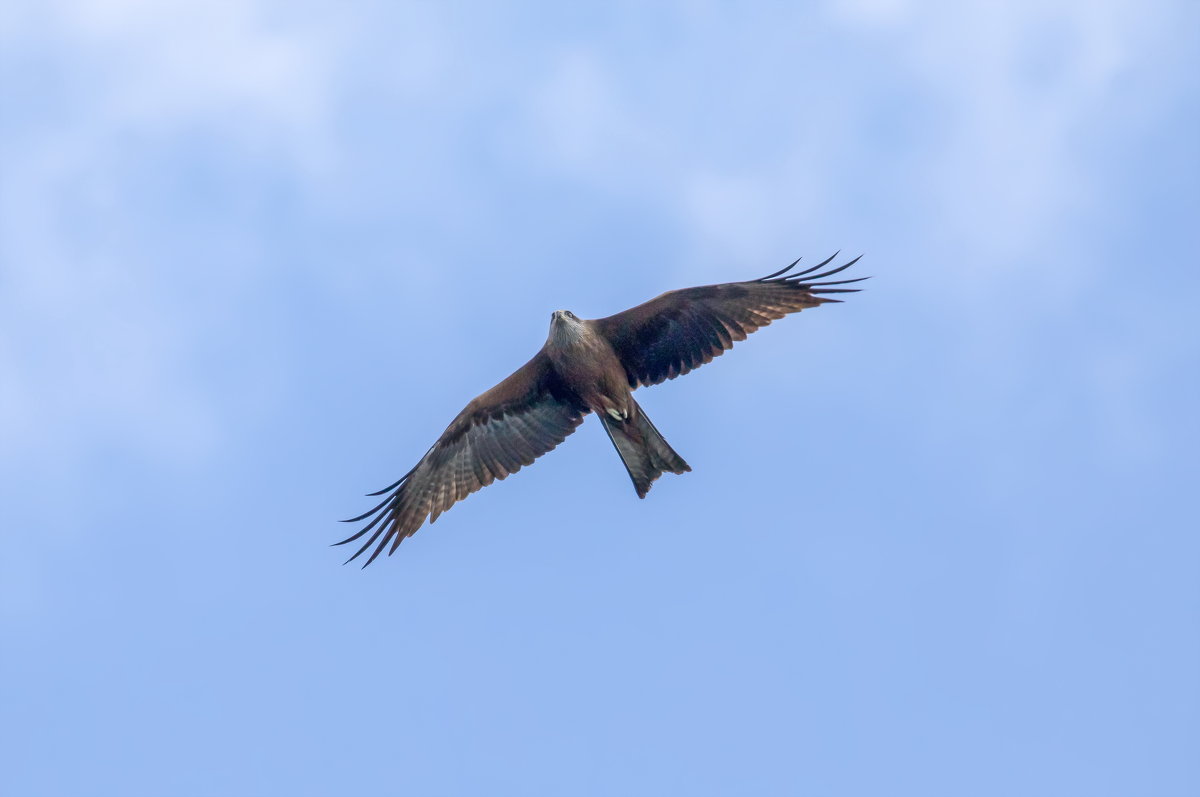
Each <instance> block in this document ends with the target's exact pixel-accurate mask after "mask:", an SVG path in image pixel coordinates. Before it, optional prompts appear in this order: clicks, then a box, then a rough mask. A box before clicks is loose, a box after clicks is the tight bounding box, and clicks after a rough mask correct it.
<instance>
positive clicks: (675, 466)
mask: <svg viewBox="0 0 1200 797" xmlns="http://www.w3.org/2000/svg"><path fill="white" fill-rule="evenodd" d="M598 416H599V418H600V420H601V421H602V422H603V423H604V431H606V432H608V439H609V440H612V444H613V446H614V447H615V448H616V449H617V453H618V454H620V455H621V461H622V462H624V463H625V470H627V471H629V478H631V479H633V487H634V489H636V490H637V494H638V498H645V497H646V493H648V492H650V485H651V484H652V483H653V482H654V480H655V479H657V478H658V477H659V476H661V475H662V474H664V473H666V472H668V471H670V472H671V473H687V472H688V471H690V470H691V468H690V467H689V466H688V464H687V463H686V462H684V461H683V457H681V456H679V455H678V454H676V453H675V449H673V448H671V445H670V444H669V443H668V442H667V441H666V440H665V439H663V436H662V435H661V434H659V432H658V430H657V429H655V428H654V424H652V423H650V419H649V418H647V417H646V413H645V412H643V411H642V408H641V407H640V406H638V404H637V402H634V404H633V414H632V415H631V416H630V417H629V418H627V419H625V420H623V421H619V420H617V419H615V418H613V417H612V416H610V415H607V414H605V413H598Z"/></svg>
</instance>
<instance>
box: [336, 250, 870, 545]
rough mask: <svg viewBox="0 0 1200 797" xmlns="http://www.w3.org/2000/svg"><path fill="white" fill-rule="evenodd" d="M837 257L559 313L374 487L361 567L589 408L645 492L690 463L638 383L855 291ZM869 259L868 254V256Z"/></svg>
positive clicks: (518, 464)
mask: <svg viewBox="0 0 1200 797" xmlns="http://www.w3.org/2000/svg"><path fill="white" fill-rule="evenodd" d="M835 257H837V254H836V253H835V254H834V255H833V256H832V257H830V258H828V259H827V260H825V261H824V262H822V263H818V264H817V265H816V266H813V267H812V268H809V269H806V270H804V271H799V272H796V273H790V272H791V271H792V269H793V268H795V266H796V264H797V263H799V262H800V261H799V260H796V261H795V262H793V263H792V264H791V265H789V266H787V267H786V268H783V269H780V270H779V271H776V272H775V273H774V274H768V275H767V276H765V277H761V278H759V279H756V280H751V281H748V282H729V283H724V284H721V285H706V286H703V287H699V288H685V289H683V290H678V291H669V292H667V293H664V294H663V295H661V296H659V297H658V298H656V299H651V300H650V301H648V302H646V303H645V304H640V305H638V306H637V307H634V308H631V309H629V310H626V311H624V312H622V313H617V314H616V315H611V316H608V317H607V318H597V319H592V320H586V319H582V318H578V317H577V316H576V315H575V314H574V313H572V312H571V311H569V310H556V311H555V312H554V313H553V314H552V315H551V316H550V334H549V336H548V337H547V338H546V343H545V345H543V346H542V349H541V351H539V352H538V353H537V354H535V355H534V356H533V359H531V360H530V361H529V362H527V363H525V364H524V365H523V366H521V367H520V368H519V369H517V371H516V372H515V373H514V374H512V375H511V376H509V377H508V378H507V379H505V380H504V381H503V382H501V383H500V384H498V385H496V386H495V387H493V388H492V389H491V390H489V391H487V392H486V393H483V394H481V395H479V396H476V397H475V398H474V399H472V400H471V402H470V403H469V404H467V406H466V408H465V409H463V411H462V412H460V413H459V414H458V417H456V418H455V419H454V420H453V421H451V422H450V425H449V426H448V427H446V431H444V432H442V436H441V437H439V438H438V440H437V442H436V443H434V444H433V446H432V447H431V448H430V449H429V450H428V451H427V452H425V456H423V457H421V461H420V462H418V463H417V465H416V467H414V468H413V469H412V470H410V471H409V472H408V473H406V474H404V475H403V476H401V477H400V479H399V480H398V481H396V482H394V483H393V484H390V485H388V486H387V487H385V488H383V489H382V490H379V491H378V492H374V493H371V494H370V495H372V496H380V495H384V494H385V493H386V494H387V496H386V497H385V498H384V499H383V501H382V502H380V503H379V505H378V506H376V507H375V508H374V509H372V510H370V511H369V512H364V513H363V514H361V515H359V516H358V517H355V518H350V519H349V520H347V521H344V522H347V523H358V522H361V521H364V520H367V521H369V522H368V523H367V525H366V526H365V527H364V528H362V529H361V530H359V531H358V532H357V533H355V534H354V535H352V536H350V537H349V538H347V539H345V540H342V541H341V542H339V543H335V545H345V544H346V543H349V542H354V541H355V540H358V539H360V538H362V537H364V536H366V535H368V534H369V535H370V536H368V537H367V540H366V542H364V543H363V544H362V547H360V548H359V549H358V550H357V551H356V552H355V553H354V555H353V556H351V557H350V559H347V560H346V561H347V562H350V561H352V560H354V559H356V558H358V557H359V556H360V555H362V554H363V553H366V552H367V551H368V550H369V549H371V548H372V546H374V550H373V551H372V552H371V555H370V556H369V557H368V558H367V561H366V563H365V564H364V565H363V567H366V566H367V565H369V564H371V562H373V561H375V558H376V557H377V556H379V554H380V553H382V552H383V551H384V549H385V548H388V546H389V545H390V546H391V548H390V550H388V555H389V556H390V555H391V554H392V553H394V552H395V550H396V548H397V547H399V545H400V543H401V542H402V541H403V540H404V538H406V537H410V536H412V535H413V534H415V533H416V531H417V529H419V528H420V527H421V526H422V525H424V523H425V519H426V518H427V517H428V518H429V522H430V523H433V522H434V521H436V520H437V518H438V516H439V515H440V514H441V513H443V512H445V511H446V510H447V509H449V508H450V507H451V506H452V505H454V504H455V503H457V502H458V501H461V500H463V499H464V498H466V497H467V496H468V495H470V494H471V493H473V492H475V491H476V490H478V489H480V488H481V487H486V486H487V485H489V484H491V483H492V482H494V481H496V480H497V479H503V478H505V477H506V476H508V475H509V474H511V473H516V472H517V471H518V470H520V469H521V468H522V467H523V466H525V465H530V464H532V463H533V461H534V460H535V459H536V458H537V457H540V456H541V455H542V454H545V453H546V452H548V451H550V450H551V449H553V448H555V447H556V446H557V445H558V444H559V443H561V442H562V441H563V440H565V439H566V438H567V435H569V434H571V433H572V432H573V431H575V428H576V427H578V426H579V424H581V423H583V419H584V417H585V416H586V415H587V414H588V413H589V412H594V413H596V415H597V416H598V417H599V418H600V421H601V422H602V423H603V424H604V431H606V432H607V433H608V437H609V439H610V440H611V441H612V444H613V446H614V447H616V449H617V454H619V455H620V457H621V461H622V462H623V463H624V464H625V468H626V470H628V471H629V477H630V478H631V479H632V480H633V486H634V489H635V490H637V494H638V497H639V498H645V497H646V493H647V492H648V491H649V490H650V485H651V483H653V482H654V480H655V479H657V478H658V477H659V476H661V475H662V474H663V473H667V472H671V473H685V472H687V471H690V470H691V468H690V467H689V466H688V464H687V463H686V462H684V461H683V458H682V457H681V456H679V454H677V453H675V450H674V449H672V448H671V446H670V445H669V444H668V443H667V441H666V440H665V439H663V436H662V435H661V434H659V432H658V429H656V428H654V424H652V423H651V422H650V419H649V418H648V417H646V413H645V412H644V411H643V410H642V408H641V407H640V406H639V405H638V403H637V402H636V401H634V399H633V395H632V392H633V391H634V390H636V389H637V388H638V387H643V386H649V385H657V384H658V383H659V382H663V381H665V380H667V379H674V378H675V377H677V376H682V375H683V374H686V373H688V372H689V371H692V370H694V369H696V368H699V367H700V366H701V365H704V364H705V363H708V362H711V361H712V359H713V358H714V357H719V356H720V355H722V354H724V353H725V351H726V350H728V349H730V348H732V347H733V343H734V341H738V340H745V339H746V336H747V335H748V334H750V333H751V332H754V331H755V330H756V329H758V328H759V327H764V326H766V325H767V324H770V323H771V322H772V321H774V320H777V319H780V318H783V317H784V316H785V315H787V314H788V313H796V312H799V311H801V310H804V309H805V308H808V307H816V306H818V305H821V304H825V303H828V302H837V301H839V300H838V299H832V298H826V297H827V296H828V295H829V294H835V293H854V292H855V291H856V290H857V289H855V288H844V287H831V286H840V285H846V284H848V283H852V282H860V281H861V280H864V279H866V277H859V278H858V279H843V280H828V279H827V278H828V277H831V276H833V275H834V274H837V273H839V272H841V271H844V270H845V269H847V268H849V267H850V266H852V265H854V264H855V263H856V262H858V259H859V258H857V257H856V258H854V259H853V260H851V261H850V262H848V263H846V264H845V265H842V266H838V267H836V268H831V269H829V270H828V271H822V269H824V268H825V267H826V266H828V265H829V263H830V262H832V261H833V259H834V258H835ZM860 257H861V255H860Z"/></svg>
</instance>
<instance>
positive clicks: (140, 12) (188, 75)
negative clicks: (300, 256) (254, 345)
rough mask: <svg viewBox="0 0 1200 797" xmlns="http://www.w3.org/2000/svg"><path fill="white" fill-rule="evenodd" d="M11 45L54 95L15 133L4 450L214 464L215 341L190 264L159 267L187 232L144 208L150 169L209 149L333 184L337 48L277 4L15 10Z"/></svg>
mask: <svg viewBox="0 0 1200 797" xmlns="http://www.w3.org/2000/svg"><path fill="white" fill-rule="evenodd" d="M0 44H2V45H3V46H4V47H5V48H6V50H7V51H8V57H9V58H10V59H12V60H14V61H15V62H17V63H19V64H21V65H22V66H23V67H24V66H28V70H27V71H28V73H29V74H32V75H34V76H35V77H36V78H39V79H42V80H43V81H44V85H43V84H39V85H36V86H35V87H34V88H35V89H36V91H30V90H25V91H23V92H22V93H21V96H22V97H24V102H23V104H22V105H21V106H20V107H17V108H12V109H10V111H9V113H10V120H9V122H8V123H7V124H6V125H5V128H4V132H3V133H2V134H0V135H2V138H0V172H2V173H3V174H4V180H3V182H0V271H2V276H3V283H4V284H5V292H4V295H3V296H2V297H0V409H2V410H3V411H2V412H0V449H3V450H4V451H5V452H6V454H7V455H8V456H10V457H12V458H13V459H12V461H13V462H16V461H23V462H29V461H36V460H45V461H53V460H63V459H68V460H69V459H70V458H71V455H72V452H74V451H77V450H79V449H81V448H84V447H86V446H88V445H89V440H90V438H91V437H94V436H95V435H106V434H107V435H110V436H111V438H112V439H114V440H115V439H121V440H124V441H127V442H128V444H129V445H131V446H135V447H138V448H141V449H144V450H148V451H150V452H153V453H154V454H155V455H157V456H162V455H168V456H190V455H191V454H193V453H196V452H198V451H201V450H203V449H204V448H205V447H206V445H208V443H207V442H206V441H208V440H210V439H211V438H212V437H213V435H214V434H216V433H217V430H216V426H217V422H216V419H215V417H214V410H213V408H211V407H209V406H206V402H205V399H204V397H203V392H202V391H201V390H199V389H197V386H196V385H194V384H191V383H190V382H189V378H188V363H189V362H190V360H191V358H192V357H193V356H194V348H195V346H196V345H197V343H198V340H199V336H200V335H202V334H203V332H202V330H200V329H199V328H197V319H196V318H195V317H194V315H193V316H191V317H189V313H188V311H187V309H186V308H185V307H183V306H180V304H179V297H178V296H176V295H172V294H170V292H169V291H168V290H167V288H166V287H165V286H166V284H167V283H169V280H166V279H163V274H164V273H165V272H167V271H169V270H170V269H171V268H173V267H178V264H171V263H162V262H159V261H157V260H156V253H157V254H158V255H161V253H162V252H163V251H164V247H163V241H162V240H161V236H163V235H171V234H172V230H170V229H166V230H157V229H156V225H159V224H161V223H162V222H163V219H161V218H154V217H153V209H152V208H150V209H147V208H145V207H141V206H139V204H138V199H139V197H138V194H137V191H138V188H137V187H136V186H137V184H138V180H142V181H144V179H145V171H146V169H147V168H149V166H148V165H147V162H146V161H144V159H143V157H142V154H143V151H144V150H145V149H147V148H149V149H154V148H156V147H157V148H164V149H166V150H168V151H169V150H170V149H171V148H172V147H174V146H176V145H177V144H176V139H180V138H183V139H185V140H186V138H187V137H188V136H194V135H199V136H200V137H202V138H204V137H207V139H208V140H210V141H212V142H213V143H214V144H215V145H216V146H217V147H219V148H223V149H226V150H235V151H236V150H240V151H242V152H244V153H247V154H254V155H256V156H257V157H259V158H262V159H263V160H265V161H267V162H270V161H271V160H272V159H275V160H277V161H278V160H279V159H283V161H284V162H286V163H287V164H288V168H289V169H290V170H292V171H298V172H300V173H310V174H312V173H317V172H319V171H320V169H321V168H322V167H323V165H324V164H325V163H326V159H327V157H328V154H329V151H328V148H327V146H326V125H327V116H328V114H329V107H328V103H329V96H328V95H329V86H330V82H331V79H332V75H331V69H332V66H331V56H332V53H333V50H334V47H335V46H336V39H335V38H334V31H333V30H332V29H331V28H328V27H322V28H321V29H319V30H313V29H296V28H291V29H289V28H287V27H286V26H284V25H283V24H281V23H280V22H279V20H277V19H272V18H271V8H270V7H269V6H268V5H267V4H264V3H252V2H209V3H165V2H150V1H149V0H84V1H81V2H59V3H43V4H38V5H34V4H29V5H25V6H18V7H17V8H16V9H15V10H14V9H10V10H9V11H8V13H6V14H5V15H4V16H3V17H0ZM25 71H26V70H21V71H19V72H17V75H23V74H25ZM47 77H48V78H49V79H46V78H47ZM10 88H12V89H14V90H15V89H17V88H18V86H16V85H11V86H10ZM22 88H25V89H28V87H22ZM149 163H153V161H150V162H149ZM147 213H149V214H150V216H149V217H146V216H145V215H144V214H147ZM138 214H143V215H142V216H141V217H139V215H138Z"/></svg>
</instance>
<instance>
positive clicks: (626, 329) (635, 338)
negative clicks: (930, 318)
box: [592, 253, 866, 388]
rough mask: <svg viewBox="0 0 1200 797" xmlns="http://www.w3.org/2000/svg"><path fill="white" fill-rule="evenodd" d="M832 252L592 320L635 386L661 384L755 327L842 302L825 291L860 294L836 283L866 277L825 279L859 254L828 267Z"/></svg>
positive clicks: (667, 295)
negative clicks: (805, 263) (813, 261)
mask: <svg viewBox="0 0 1200 797" xmlns="http://www.w3.org/2000/svg"><path fill="white" fill-rule="evenodd" d="M834 257H837V254H836V253H835V254H834V255H833V257H830V258H829V259H827V260H825V261H823V262H821V263H818V264H817V265H815V266H813V267H812V268H810V269H807V270H805V271H800V272H797V273H795V274H791V275H788V272H789V271H791V270H792V268H794V267H795V265H796V263H799V262H800V261H799V260H797V261H795V262H794V263H792V264H791V265H790V266H788V267H787V268H784V269H781V270H780V271H776V272H775V273H774V274H768V275H767V276H765V277H762V278H761V279H757V280H752V281H750V282H728V283H725V284H723V285H705V286H703V287H700V288H685V289H683V290H679V291H669V292H667V293H664V294H663V295H662V296H659V297H658V298H656V299H651V300H650V301H648V302H646V303H645V304H639V305H638V306H637V307H633V308H631V309H629V310H626V311H624V312H623V313H617V314H616V315H611V316H608V317H607V318H598V319H596V320H595V321H593V322H592V323H593V324H595V326H596V328H597V329H598V330H599V331H600V332H601V333H602V334H603V335H604V336H605V337H606V338H608V341H609V343H611V344H612V346H613V348H614V349H615V350H616V352H617V356H618V357H620V359H621V364H622V365H623V366H625V374H626V376H627V377H628V378H629V386H630V387H631V388H636V387H638V386H639V385H642V386H644V385H657V384H658V383H659V382H662V381H664V380H667V379H674V378H675V377H677V376H681V375H683V374H686V373H687V372H689V371H691V370H693V369H696V368H699V367H700V366H701V365H704V364H705V363H708V362H712V359H713V358H714V357H719V356H721V355H722V354H724V353H725V351H726V350H728V349H731V348H733V343H734V341H737V340H745V339H746V336H747V335H749V334H750V333H751V332H753V331H755V330H756V329H758V328H759V327H765V326H766V325H767V324H769V323H771V322H772V321H774V320H776V319H779V318H783V317H784V316H785V315H787V314H788V313H796V312H799V311H801V310H803V309H805V308H807V307H816V306H817V305H819V304H824V303H826V302H837V301H840V300H838V299H827V298H825V295H826V294H831V293H854V292H855V291H856V289H855V288H833V287H830V286H832V285H846V284H848V283H851V282H860V281H862V280H864V279H866V277H859V278H858V279H849V280H834V281H828V280H826V279H825V278H826V277H831V276H833V275H834V274H837V273H838V272H840V271H844V270H845V269H848V268H850V266H852V265H854V264H855V263H857V262H858V258H857V257H856V258H854V259H853V260H851V261H850V262H849V263H846V264H845V265H843V266H838V267H837V268H834V269H830V270H829V271H824V272H822V271H821V269H823V268H824V267H825V266H827V265H829V263H830V262H831V261H832V260H833V258H834ZM859 257H861V255H860V256H859ZM813 272H819V273H813Z"/></svg>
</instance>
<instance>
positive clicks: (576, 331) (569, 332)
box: [550, 310, 584, 344]
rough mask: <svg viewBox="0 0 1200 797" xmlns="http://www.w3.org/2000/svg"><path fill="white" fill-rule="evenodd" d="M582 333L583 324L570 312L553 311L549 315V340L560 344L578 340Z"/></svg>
mask: <svg viewBox="0 0 1200 797" xmlns="http://www.w3.org/2000/svg"><path fill="white" fill-rule="evenodd" d="M583 332H584V326H583V322H582V321H580V320H579V316H577V315H575V314H574V313H572V312H571V311H570V310H555V311H554V312H553V313H551V314H550V339H551V340H556V341H558V342H559V343H560V344H566V343H567V342H569V341H572V340H578V339H579V338H580V337H582V335H583Z"/></svg>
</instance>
